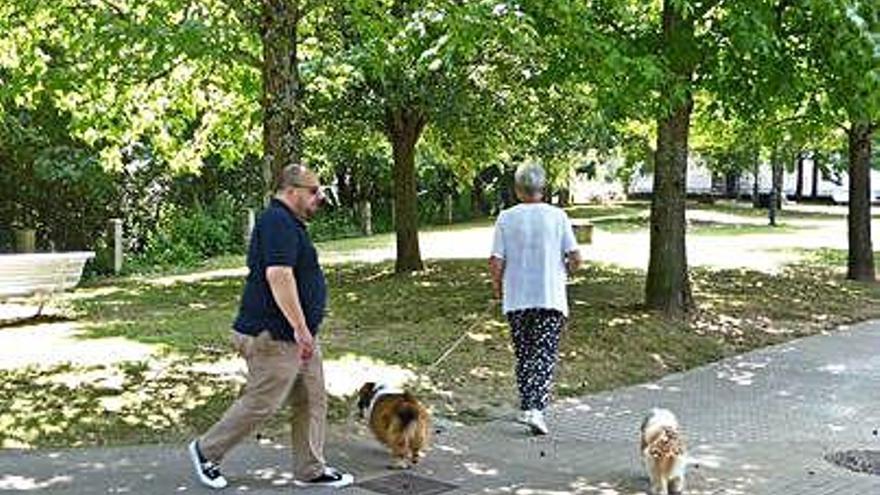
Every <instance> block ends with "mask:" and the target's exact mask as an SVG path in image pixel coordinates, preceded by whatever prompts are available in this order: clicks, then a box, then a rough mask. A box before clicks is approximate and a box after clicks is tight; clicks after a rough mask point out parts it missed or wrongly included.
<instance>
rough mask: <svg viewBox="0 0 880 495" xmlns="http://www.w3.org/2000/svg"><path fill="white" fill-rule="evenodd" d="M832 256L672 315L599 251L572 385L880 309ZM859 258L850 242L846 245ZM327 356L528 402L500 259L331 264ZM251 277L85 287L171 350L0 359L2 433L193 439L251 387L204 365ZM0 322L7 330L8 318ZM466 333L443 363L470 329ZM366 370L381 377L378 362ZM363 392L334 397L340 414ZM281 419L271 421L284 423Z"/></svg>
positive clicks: (447, 400) (569, 367)
mask: <svg viewBox="0 0 880 495" xmlns="http://www.w3.org/2000/svg"><path fill="white" fill-rule="evenodd" d="M816 256H817V257H818V259H821V260H824V261H823V262H822V263H810V264H807V265H802V266H793V267H791V268H790V269H788V270H786V271H785V272H784V273H782V274H781V275H776V276H771V275H767V274H764V273H760V272H754V271H746V270H724V271H714V270H703V269H694V270H692V283H693V288H694V295H695V297H696V299H697V301H698V303H699V308H698V310H697V311H696V312H695V313H694V314H693V315H691V317H690V318H689V319H688V321H686V322H674V321H668V320H666V319H664V318H662V317H661V316H659V315H658V314H656V313H653V312H650V311H646V310H645V309H644V308H643V307H642V306H641V301H642V298H643V284H644V274H643V273H642V272H639V271H635V270H624V269H620V268H618V267H615V266H607V265H597V264H590V265H589V266H587V267H586V268H584V269H583V270H582V271H580V272H579V273H578V274H577V276H576V277H575V278H574V279H573V280H572V283H571V285H570V289H569V291H570V292H569V299H570V303H571V306H572V316H571V321H570V324H569V328H568V329H567V331H566V332H565V334H564V337H563V341H562V346H561V362H560V365H559V376H558V380H557V387H556V395H557V397H567V396H576V395H581V394H585V393H588V392H592V391H598V390H605V389H609V388H612V387H616V386H620V385H626V384H633V383H638V382H643V381H646V380H651V379H654V378H657V377H660V376H663V375H665V374H668V373H671V372H675V371H680V370H685V369H688V368H691V367H694V366H698V365H701V364H705V363H708V362H711V361H715V360H717V359H719V358H722V357H725V356H729V355H733V354H736V353H740V352H743V351H746V350H749V349H754V348H757V347H761V346H765V345H769V344H774V343H778V342H783V341H785V340H788V339H791V338H794V337H798V336H802V335H809V334H813V333H816V332H819V331H822V330H827V329H831V328H833V327H835V326H836V325H838V324H841V323H845V322H853V321H858V320H863V319H867V318H872V317H880V288H878V287H877V286H874V285H865V284H859V283H854V282H848V281H845V280H843V279H842V278H841V276H840V273H839V268H840V265H839V261H840V259H839V258H838V257H837V255H836V254H834V253H830V254H829V253H823V252H817V253H816ZM843 260H844V262H845V256H844V257H843ZM327 278H328V283H329V286H330V290H331V301H330V305H329V314H328V317H327V320H326V322H325V324H324V326H323V328H322V332H323V333H322V342H323V347H324V353H325V359H326V360H328V361H332V360H337V359H342V358H346V357H351V356H355V357H363V358H369V359H371V360H373V361H374V362H376V363H380V364H385V365H396V366H400V367H403V368H405V369H407V370H410V371H411V372H412V373H413V374H414V375H415V376H416V377H417V378H416V380H414V382H413V387H414V388H416V389H417V390H418V391H419V393H420V394H421V395H422V396H423V398H424V399H425V400H426V401H427V402H428V403H429V404H430V405H431V406H432V407H433V408H434V410H435V412H436V413H437V414H440V415H443V416H447V417H451V418H454V419H457V420H460V421H465V422H479V421H485V420H487V419H492V418H495V417H497V416H499V415H501V414H506V413H507V412H509V411H510V410H511V409H512V408H514V407H515V406H516V395H515V391H514V390H515V389H514V380H513V373H512V369H513V352H512V348H511V345H510V342H509V336H508V328H507V323H506V321H505V320H504V319H503V318H502V316H501V315H500V314H499V312H498V310H497V308H494V309H488V298H489V294H490V290H489V287H490V283H489V278H488V274H487V270H486V264H485V261H484V260H456V261H442V262H430V263H429V264H428V269H427V270H426V271H424V272H422V273H418V274H412V275H402V276H398V275H395V274H394V273H393V264H391V263H381V264H342V265H336V266H332V267H328V268H327ZM242 283H243V280H241V279H239V278H226V279H215V280H207V281H198V282H191V283H178V284H175V285H171V286H156V285H150V284H148V283H146V282H144V281H143V280H136V279H126V280H123V281H121V282H118V283H115V284H113V285H112V286H104V287H102V289H104V290H101V291H95V292H94V293H93V294H91V295H89V294H88V292H85V291H82V293H81V294H80V293H77V294H76V296H77V297H75V298H71V300H70V302H69V304H70V311H71V312H72V313H74V314H75V315H76V319H77V322H78V323H81V324H83V326H84V332H85V334H84V338H91V337H103V336H122V337H125V338H127V339H131V340H134V341H138V342H146V343H152V344H158V345H161V346H162V348H163V349H165V351H166V354H167V357H168V359H167V360H158V359H157V360H152V361H149V362H135V363H126V364H123V365H107V366H93V367H90V368H83V367H71V366H60V367H56V368H51V369H39V370H38V369H33V368H26V369H16V370H9V371H0V394H2V396H3V397H8V398H11V399H10V400H4V401H0V444H2V445H3V446H6V447H11V446H19V447H31V446H77V445H115V444H129V443H144V442H157V441H168V442H180V441H182V440H183V439H184V438H187V437H189V436H190V435H192V434H193V433H194V432H200V431H203V430H204V429H205V428H206V427H207V426H208V425H209V424H210V423H211V422H213V421H214V420H216V419H217V418H218V417H219V415H220V414H221V413H222V411H223V410H224V409H225V408H226V406H227V405H228V404H229V402H230V401H231V400H232V399H233V398H234V397H235V394H236V393H237V391H238V388H239V383H240V381H238V380H236V379H235V377H234V376H228V375H223V374H217V373H209V372H207V371H204V370H202V369H201V368H199V367H197V366H194V365H195V364H197V363H202V362H211V361H218V360H221V359H223V358H230V357H233V356H232V355H231V353H230V352H229V349H228V346H227V329H228V328H229V325H230V323H231V321H232V319H233V317H234V315H235V311H236V308H237V304H238V297H239V294H240V291H241V287H242ZM0 331H3V330H2V329H0ZM463 332H467V337H466V338H465V341H464V342H463V343H462V345H460V346H459V347H457V348H456V349H455V350H454V351H453V352H452V353H451V354H450V355H449V357H448V358H446V359H445V360H444V361H443V362H442V363H441V364H440V365H439V366H437V367H436V368H431V364H432V363H434V362H435V361H436V359H437V358H438V357H439V356H440V355H441V354H442V353H443V351H444V350H445V349H446V348H447V347H448V346H449V345H450V344H452V343H453V342H455V341H456V339H458V338H459V336H460V335H462V333H463ZM363 378H364V379H367V378H369V377H367V376H364V377H363ZM350 408H351V401H350V400H349V399H348V398H345V397H332V398H331V419H332V420H333V421H336V422H340V421H345V420H346V418H348V417H349V413H350ZM282 428H283V426H282V424H281V420H276V421H275V422H274V423H272V424H271V425H270V426H269V427H268V429H269V430H270V431H276V432H277V431H278V430H280V429H282Z"/></svg>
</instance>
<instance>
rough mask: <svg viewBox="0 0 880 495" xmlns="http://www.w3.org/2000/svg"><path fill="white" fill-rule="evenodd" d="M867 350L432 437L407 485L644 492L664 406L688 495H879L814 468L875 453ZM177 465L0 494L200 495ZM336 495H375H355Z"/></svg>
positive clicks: (265, 447) (872, 334) (856, 343)
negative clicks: (651, 425)
mask: <svg viewBox="0 0 880 495" xmlns="http://www.w3.org/2000/svg"><path fill="white" fill-rule="evenodd" d="M878 349H880V321H875V322H869V323H864V324H860V325H857V326H854V327H852V328H847V329H842V330H841V331H838V332H835V333H833V334H828V335H820V336H816V337H810V338H806V339H802V340H798V341H794V342H791V343H788V344H784V345H781V346H777V347H772V348H767V349H763V350H759V351H756V352H752V353H749V354H745V355H742V356H738V357H735V358H732V359H728V360H725V361H722V362H719V363H715V364H712V365H709V366H705V367H702V368H699V369H696V370H692V371H689V372H686V373H682V374H677V375H672V376H668V377H666V378H664V379H662V380H659V381H657V382H654V383H648V384H643V385H639V386H633V387H628V388H623V389H619V390H615V391H611V392H607V393H601V394H596V395H591V396H587V397H583V398H581V399H578V400H570V401H563V402H560V403H557V404H556V405H555V407H554V408H553V410H552V411H551V412H550V413H549V417H548V418H549V423H550V426H551V428H552V433H551V435H548V436H546V437H542V438H534V437H529V436H527V435H525V433H524V431H523V428H522V427H520V426H519V425H516V424H514V423H513V422H511V421H507V420H499V421H494V422H490V423H487V424H483V425H480V426H475V427H465V426H455V425H448V426H447V425H440V431H439V433H438V434H437V435H436V441H435V445H434V448H433V450H432V451H431V452H430V454H429V456H428V457H427V459H426V460H425V462H424V463H423V464H422V465H420V466H419V467H418V468H417V469H415V470H414V471H413V474H417V475H419V476H423V477H427V478H430V479H434V480H440V481H444V482H447V483H451V484H454V485H456V486H457V487H458V488H457V489H455V490H454V491H451V492H447V493H453V494H465V493H482V494H518V495H557V494H565V493H571V494H599V495H623V494H637V493H645V492H646V490H647V481H646V478H645V477H644V475H643V471H642V469H641V466H640V463H639V459H638V456H637V452H636V438H637V431H638V426H639V423H640V420H641V417H642V415H643V413H644V411H646V410H647V409H648V408H650V407H652V406H663V407H669V408H671V409H673V410H674V411H676V412H677V414H678V415H679V418H680V420H681V422H682V423H683V426H684V428H685V430H686V434H687V437H688V439H689V443H690V446H691V458H692V459H691V463H692V465H691V466H690V469H689V473H688V482H689V487H688V490H687V493H689V494H725V495H739V494H750V495H751V494H754V495H761V494H763V495H802V494H810V495H821V494H835V495H864V494H870V493H880V477H878V476H869V475H864V474H855V473H849V472H847V471H845V470H842V469H840V468H837V467H834V466H832V465H830V464H828V463H827V462H826V461H824V460H823V455H824V454H826V453H828V452H831V451H835V450H838V449H855V448H864V449H875V450H880V437H878V434H877V429H878V428H880V407H878V402H880V399H878V394H877V389H878V385H880V353H878V352H877V350H878ZM563 365H564V363H563ZM337 435H338V433H337ZM288 455H289V452H288V450H286V449H285V448H284V447H283V446H281V445H277V444H272V443H264V444H258V443H256V442H252V443H248V444H246V445H244V446H242V447H240V448H239V449H238V450H236V451H234V452H233V454H231V456H230V458H229V459H228V460H227V462H226V463H225V465H224V468H225V470H226V472H227V474H228V475H229V477H230V478H231V483H232V486H231V487H230V488H228V489H226V490H225V493H254V494H264V493H265V494H269V493H286V492H289V491H292V490H296V489H295V488H293V487H292V486H291V474H290V470H289V467H288V465H289V463H288V460H289V459H288ZM328 455H329V458H330V459H332V460H333V461H334V462H335V463H337V464H339V465H341V466H343V467H345V468H347V469H350V470H351V471H353V472H354V473H355V474H356V476H357V478H358V480H359V481H361V482H363V481H365V480H377V479H380V478H382V477H384V476H388V475H389V474H390V472H389V471H387V470H386V469H385V464H386V463H387V457H386V454H384V452H383V451H382V450H381V449H380V448H379V447H378V445H377V444H376V443H375V442H374V441H372V440H371V439H369V438H367V437H366V435H365V434H364V433H363V430H360V433H358V434H355V435H349V436H348V437H347V438H343V437H342V436H336V437H334V438H332V439H331V442H330V445H329V447H328ZM187 462H188V461H187V460H186V458H185V456H184V451H183V446H182V445H158V446H142V447H131V448H110V449H81V450H53V451H34V452H19V451H0V492H4V493H15V492H18V491H28V492H48V493H66V494H97V493H157V494H170V493H179V492H195V493H204V492H206V490H203V489H202V488H200V487H199V486H197V485H196V484H195V483H194V481H193V480H192V478H191V477H190V473H189V466H188V464H187ZM342 493H351V494H361V493H363V494H375V493H376V492H374V491H370V490H367V489H365V488H363V487H357V486H356V487H353V488H349V489H346V490H344V491H343V492H342ZM410 493H418V494H422V493H437V492H428V491H422V492H416V491H412V492H410Z"/></svg>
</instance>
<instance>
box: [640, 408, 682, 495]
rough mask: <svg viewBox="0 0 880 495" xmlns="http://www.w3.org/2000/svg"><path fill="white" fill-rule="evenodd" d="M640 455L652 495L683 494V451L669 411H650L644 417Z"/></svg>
mask: <svg viewBox="0 0 880 495" xmlns="http://www.w3.org/2000/svg"><path fill="white" fill-rule="evenodd" d="M641 452H642V460H643V461H644V462H645V469H647V471H648V476H649V477H650V478H651V491H652V492H653V493H654V495H669V494H678V493H683V492H684V477H685V464H686V463H685V460H686V459H685V455H686V448H685V443H684V438H682V436H681V432H680V429H679V426H678V420H677V419H676V418H675V415H674V414H672V412H671V411H669V410H667V409H652V410H651V412H650V413H648V415H647V416H646V417H645V420H644V422H642V439H641Z"/></svg>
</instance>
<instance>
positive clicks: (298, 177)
mask: <svg viewBox="0 0 880 495" xmlns="http://www.w3.org/2000/svg"><path fill="white" fill-rule="evenodd" d="M308 173H309V169H307V168H306V166H305V165H302V164H299V163H294V164H292V165H288V166H286V167H284V168H283V169H282V170H281V174H280V176H279V177H278V191H283V190H284V189H287V188H288V187H296V186H299V185H301V184H302V183H303V178H304V177H305V176H306V174H308Z"/></svg>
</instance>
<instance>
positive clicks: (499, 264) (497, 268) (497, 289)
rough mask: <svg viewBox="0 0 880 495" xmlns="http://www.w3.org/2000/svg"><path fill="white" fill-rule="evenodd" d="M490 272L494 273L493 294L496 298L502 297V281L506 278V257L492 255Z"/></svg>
mask: <svg viewBox="0 0 880 495" xmlns="http://www.w3.org/2000/svg"><path fill="white" fill-rule="evenodd" d="M489 272H490V273H491V274H492V295H493V296H494V297H495V299H501V281H502V280H503V278H504V259H502V258H499V257H497V256H490V257H489Z"/></svg>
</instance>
